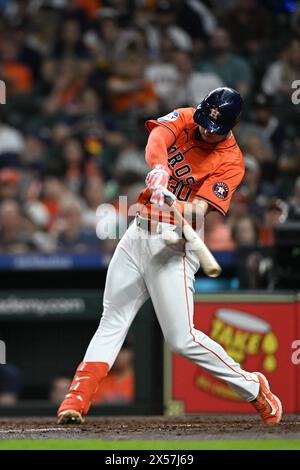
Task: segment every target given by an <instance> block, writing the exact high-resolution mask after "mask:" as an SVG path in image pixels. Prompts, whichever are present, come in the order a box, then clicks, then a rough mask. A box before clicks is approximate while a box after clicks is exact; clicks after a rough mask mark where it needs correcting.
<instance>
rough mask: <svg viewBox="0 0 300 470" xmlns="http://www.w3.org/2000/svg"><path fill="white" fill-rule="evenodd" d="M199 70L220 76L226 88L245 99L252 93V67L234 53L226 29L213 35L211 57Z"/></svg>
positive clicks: (201, 64) (219, 30)
mask: <svg viewBox="0 0 300 470" xmlns="http://www.w3.org/2000/svg"><path fill="white" fill-rule="evenodd" d="M199 70H200V71H202V72H210V73H214V74H216V75H218V76H219V77H220V79H221V80H222V81H223V82H224V83H225V85H226V86H229V87H232V88H235V89H236V90H238V91H239V92H240V93H241V94H242V95H243V96H244V97H245V96H247V95H248V94H249V92H250V91H251V84H252V70H251V67H250V65H249V64H248V62H247V60H246V59H244V58H243V57H241V56H239V55H237V54H234V53H233V52H232V45H231V40H230V36H229V34H228V32H227V30H226V29H222V28H217V29H216V30H215V31H214V33H213V34H212V37H211V39H210V51H209V57H207V58H206V59H204V61H202V63H200V64H199Z"/></svg>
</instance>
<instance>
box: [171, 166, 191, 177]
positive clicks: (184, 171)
mask: <svg viewBox="0 0 300 470" xmlns="http://www.w3.org/2000/svg"><path fill="white" fill-rule="evenodd" d="M191 172H192V169H191V167H190V166H189V165H183V166H180V167H179V168H177V169H176V170H175V171H174V173H175V175H176V176H177V178H182V177H183V176H185V175H188V174H189V173H191Z"/></svg>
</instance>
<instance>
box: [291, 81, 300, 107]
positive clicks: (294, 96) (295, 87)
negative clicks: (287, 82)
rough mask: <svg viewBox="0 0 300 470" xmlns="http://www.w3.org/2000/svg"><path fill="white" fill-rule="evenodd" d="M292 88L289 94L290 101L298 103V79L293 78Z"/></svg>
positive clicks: (299, 90) (299, 95) (299, 91)
mask: <svg viewBox="0 0 300 470" xmlns="http://www.w3.org/2000/svg"><path fill="white" fill-rule="evenodd" d="M292 89H293V90H295V91H293V93H292V96H291V100H292V103H293V104H300V80H294V81H293V82H292Z"/></svg>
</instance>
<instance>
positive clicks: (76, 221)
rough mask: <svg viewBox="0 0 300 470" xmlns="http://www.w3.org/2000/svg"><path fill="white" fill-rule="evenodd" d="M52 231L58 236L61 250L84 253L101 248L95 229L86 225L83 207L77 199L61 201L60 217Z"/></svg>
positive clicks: (58, 245) (58, 244)
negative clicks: (83, 218)
mask: <svg viewBox="0 0 300 470" xmlns="http://www.w3.org/2000/svg"><path fill="white" fill-rule="evenodd" d="M51 233H52V234H53V235H54V236H55V237H56V240H57V249H58V250H59V251H63V252H70V251H72V252H76V253H84V252H87V251H99V250H100V249H101V241H100V240H99V238H98V237H97V235H96V232H95V230H93V229H90V228H85V227H84V225H83V221H82V207H81V205H80V204H79V202H78V201H77V200H76V199H72V198H69V199H66V200H64V201H62V202H61V205H60V211H59V217H58V219H57V221H56V222H55V224H54V225H53V227H52V231H51Z"/></svg>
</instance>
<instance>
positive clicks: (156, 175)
mask: <svg viewBox="0 0 300 470" xmlns="http://www.w3.org/2000/svg"><path fill="white" fill-rule="evenodd" d="M169 176H170V174H169V171H168V168H167V167H165V166H163V165H156V166H155V167H154V168H153V170H151V171H150V172H149V173H148V175H147V177H146V180H145V182H146V186H147V188H148V189H150V191H156V190H158V189H161V188H167V186H168V181H169Z"/></svg>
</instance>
